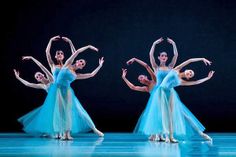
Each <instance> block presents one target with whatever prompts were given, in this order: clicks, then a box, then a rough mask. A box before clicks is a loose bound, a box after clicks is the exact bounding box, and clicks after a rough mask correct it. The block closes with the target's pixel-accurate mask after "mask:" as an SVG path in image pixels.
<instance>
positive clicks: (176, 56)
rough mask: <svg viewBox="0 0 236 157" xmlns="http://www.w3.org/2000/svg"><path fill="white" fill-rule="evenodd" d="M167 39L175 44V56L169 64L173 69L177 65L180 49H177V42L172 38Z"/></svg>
mask: <svg viewBox="0 0 236 157" xmlns="http://www.w3.org/2000/svg"><path fill="white" fill-rule="evenodd" d="M167 41H168V42H169V43H170V44H171V45H172V46H173V51H174V56H173V58H172V60H171V62H170V64H169V67H170V68H171V69H172V68H174V67H175V64H176V61H177V58H178V51H177V47H176V44H175V42H174V41H173V40H172V39H170V38H167Z"/></svg>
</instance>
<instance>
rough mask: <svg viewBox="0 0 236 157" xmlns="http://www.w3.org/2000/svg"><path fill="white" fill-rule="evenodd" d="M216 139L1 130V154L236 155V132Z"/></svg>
mask: <svg viewBox="0 0 236 157" xmlns="http://www.w3.org/2000/svg"><path fill="white" fill-rule="evenodd" d="M209 135H210V136H211V137H212V138H213V142H212V143H210V142H207V141H204V140H201V139H193V140H192V141H180V142H179V143H178V144H171V143H163V142H151V141H147V140H146V137H144V136H141V135H135V134H132V133H105V136H104V137H103V138H100V137H97V136H96V135H95V134H92V133H89V134H80V135H78V136H74V140H73V141H61V140H55V139H49V138H36V137H32V136H29V135H27V134H24V133H1V134H0V156H12V157H13V156H14V157H18V156H22V157H23V156H24V157H26V156H27V157H35V156H37V157H39V156H41V157H49V156H50V157H57V156H66V157H88V156H93V157H98V156H99V157H107V156H110V157H117V156H122V157H126V156H128V157H150V156H153V157H157V156H161V157H168V156H173V157H179V156H189V157H190V156H194V157H196V156H204V157H205V156H212V157H213V156H236V133H209Z"/></svg>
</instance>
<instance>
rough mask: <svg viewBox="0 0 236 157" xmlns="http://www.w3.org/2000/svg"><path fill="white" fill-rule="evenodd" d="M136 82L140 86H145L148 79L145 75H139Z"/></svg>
mask: <svg viewBox="0 0 236 157" xmlns="http://www.w3.org/2000/svg"><path fill="white" fill-rule="evenodd" d="M138 81H139V82H140V83H142V84H147V82H148V81H149V79H148V77H147V76H146V75H139V76H138Z"/></svg>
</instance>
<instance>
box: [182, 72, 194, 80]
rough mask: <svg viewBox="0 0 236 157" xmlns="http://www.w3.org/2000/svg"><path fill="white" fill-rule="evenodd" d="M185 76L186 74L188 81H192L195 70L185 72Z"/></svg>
mask: <svg viewBox="0 0 236 157" xmlns="http://www.w3.org/2000/svg"><path fill="white" fill-rule="evenodd" d="M184 74H185V77H186V78H187V79H190V78H192V77H193V76H194V72H193V70H185V71H184Z"/></svg>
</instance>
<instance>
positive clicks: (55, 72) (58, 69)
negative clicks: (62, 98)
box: [52, 67, 61, 82]
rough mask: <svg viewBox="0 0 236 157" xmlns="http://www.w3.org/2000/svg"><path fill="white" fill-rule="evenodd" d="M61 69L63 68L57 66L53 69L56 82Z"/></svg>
mask: <svg viewBox="0 0 236 157" xmlns="http://www.w3.org/2000/svg"><path fill="white" fill-rule="evenodd" d="M60 70H61V68H59V67H55V69H54V71H53V73H52V75H53V79H54V81H55V82H56V80H57V77H58V74H59V72H60Z"/></svg>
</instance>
